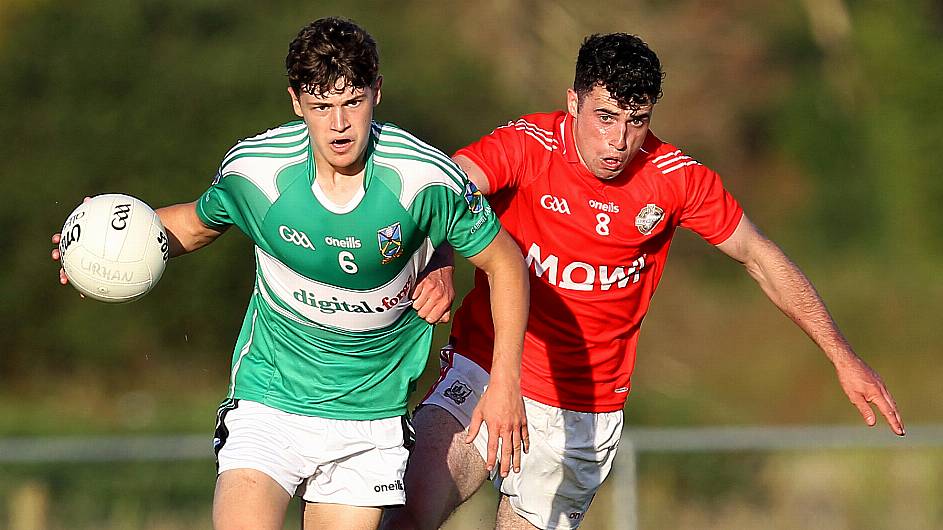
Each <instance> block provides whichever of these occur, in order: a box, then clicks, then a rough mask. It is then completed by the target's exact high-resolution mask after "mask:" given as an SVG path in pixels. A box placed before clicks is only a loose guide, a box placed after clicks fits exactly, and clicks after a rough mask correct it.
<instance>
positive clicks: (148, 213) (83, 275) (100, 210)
mask: <svg viewBox="0 0 943 530" xmlns="http://www.w3.org/2000/svg"><path fill="white" fill-rule="evenodd" d="M169 250H170V244H169V241H168V240H167V234H166V233H165V232H164V226H163V225H162V224H161V222H160V217H158V216H157V214H156V213H154V210H152V209H151V208H150V206H148V205H147V204H145V203H144V202H142V201H140V200H138V199H135V198H134V197H131V196H129V195H121V194H117V193H113V194H107V195H98V196H96V197H92V199H90V200H88V201H85V202H84V203H82V204H81V205H79V207H78V208H76V209H75V210H74V211H73V212H72V214H70V215H69V217H68V219H66V221H65V224H64V225H63V226H62V236H61V239H60V240H59V253H60V259H61V262H62V268H63V269H64V270H65V274H66V276H67V277H68V278H69V283H71V284H72V286H74V287H75V288H76V289H78V290H79V292H81V293H82V294H84V295H85V296H88V297H89V298H94V299H96V300H101V301H102V302H110V303H122V302H130V301H132V300H137V299H138V298H140V297H142V296H144V295H145V294H147V293H148V291H150V290H151V289H152V288H154V285H156V284H157V280H159V279H160V276H161V274H163V273H164V266H165V265H166V264H167V258H168V257H169V255H170V252H169Z"/></svg>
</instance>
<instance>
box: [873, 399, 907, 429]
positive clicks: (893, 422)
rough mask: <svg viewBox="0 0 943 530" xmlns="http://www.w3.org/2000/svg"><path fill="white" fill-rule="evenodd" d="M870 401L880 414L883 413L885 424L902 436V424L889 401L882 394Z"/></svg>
mask: <svg viewBox="0 0 943 530" xmlns="http://www.w3.org/2000/svg"><path fill="white" fill-rule="evenodd" d="M871 402H872V403H874V405H875V406H877V408H878V410H879V411H881V414H883V415H884V419H885V420H886V421H887V424H888V425H890V426H891V430H893V431H894V433H895V434H897V435H898V436H902V435H903V434H904V426H903V425H901V423H900V418H899V417H898V416H897V411H896V410H895V409H894V407H893V406H891V403H890V401H888V400H887V399H886V398H885V397H884V395H883V394H882V395H878V396H876V397H873V398H871Z"/></svg>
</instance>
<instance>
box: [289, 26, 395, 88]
mask: <svg viewBox="0 0 943 530" xmlns="http://www.w3.org/2000/svg"><path fill="white" fill-rule="evenodd" d="M285 68H286V69H287V70H288V84H289V86H291V88H293V89H294V91H295V95H296V96H299V97H300V96H301V90H304V91H305V92H308V93H309V94H313V95H316V96H321V95H324V94H327V93H329V92H331V91H334V90H338V89H340V90H343V89H345V88H347V87H354V88H366V87H369V86H373V85H374V83H376V81H377V77H378V75H379V74H378V71H379V69H380V55H379V53H378V52H377V43H376V42H375V41H374V40H373V37H371V36H370V34H369V33H367V32H366V31H365V30H364V29H363V28H361V27H360V26H358V25H357V24H355V23H354V22H352V21H350V20H347V19H343V18H337V17H327V18H320V19H318V20H315V21H314V22H312V23H310V24H308V25H307V26H305V27H303V28H301V31H299V32H298V36H297V37H295V40H293V41H291V44H289V45H288V57H286V58H285ZM341 82H343V83H344V85H343V86H340V83H341Z"/></svg>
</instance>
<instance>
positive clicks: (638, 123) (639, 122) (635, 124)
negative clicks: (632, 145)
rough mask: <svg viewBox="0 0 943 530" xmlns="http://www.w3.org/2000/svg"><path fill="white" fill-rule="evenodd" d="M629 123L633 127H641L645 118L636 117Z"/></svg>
mask: <svg viewBox="0 0 943 530" xmlns="http://www.w3.org/2000/svg"><path fill="white" fill-rule="evenodd" d="M630 123H631V124H632V126H633V127H641V126H642V125H645V120H640V119H638V118H635V119H634V120H632V121H631V122H630Z"/></svg>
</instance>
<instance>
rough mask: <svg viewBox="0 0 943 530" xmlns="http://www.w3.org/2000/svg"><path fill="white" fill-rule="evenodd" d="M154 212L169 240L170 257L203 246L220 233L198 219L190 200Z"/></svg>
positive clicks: (193, 204)
mask: <svg viewBox="0 0 943 530" xmlns="http://www.w3.org/2000/svg"><path fill="white" fill-rule="evenodd" d="M156 212H157V215H158V216H159V217H160V221H161V223H163V225H164V230H165V231H166V232H167V238H168V239H169V240H170V257H172V258H173V257H176V256H179V255H181V254H186V253H188V252H193V251H194V250H197V249H200V248H202V247H205V246H206V245H208V244H210V243H212V242H213V241H214V240H215V239H216V238H217V237H219V235H220V234H221V233H222V232H219V231H217V230H213V229H211V228H209V227H207V226H206V225H204V224H203V222H202V221H200V218H199V217H198V216H197V214H196V206H195V203H192V202H190V203H184V204H174V205H172V206H165V207H163V208H158V209H157V210H156Z"/></svg>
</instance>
